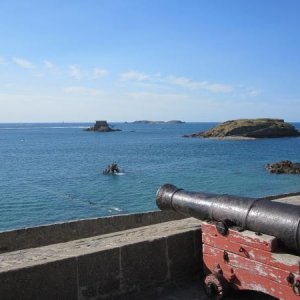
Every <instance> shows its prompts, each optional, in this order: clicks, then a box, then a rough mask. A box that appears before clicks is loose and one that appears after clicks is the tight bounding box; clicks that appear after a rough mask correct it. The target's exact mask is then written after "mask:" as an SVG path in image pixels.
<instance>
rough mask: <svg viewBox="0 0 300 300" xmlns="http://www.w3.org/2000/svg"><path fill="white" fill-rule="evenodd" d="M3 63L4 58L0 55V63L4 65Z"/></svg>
mask: <svg viewBox="0 0 300 300" xmlns="http://www.w3.org/2000/svg"><path fill="white" fill-rule="evenodd" d="M4 64H5V59H4V58H3V57H1V56H0V65H4Z"/></svg>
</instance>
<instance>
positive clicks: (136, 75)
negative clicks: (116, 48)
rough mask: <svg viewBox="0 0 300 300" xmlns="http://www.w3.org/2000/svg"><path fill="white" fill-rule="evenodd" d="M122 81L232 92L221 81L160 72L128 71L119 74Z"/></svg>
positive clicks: (214, 91)
mask: <svg viewBox="0 0 300 300" xmlns="http://www.w3.org/2000/svg"><path fill="white" fill-rule="evenodd" d="M121 80H122V81H133V82H134V81H136V82H144V83H149V84H159V85H161V86H163V85H168V86H170V85H171V86H178V87H182V88H185V89H190V90H206V91H209V92H211V93H232V92H233V91H234V88H233V86H231V85H228V84H223V83H210V82H207V81H196V80H192V79H190V78H187V77H178V76H172V75H170V76H166V77H164V76H161V74H160V73H157V74H155V75H147V74H145V73H140V72H136V71H129V72H126V73H123V74H121Z"/></svg>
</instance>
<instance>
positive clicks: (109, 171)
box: [102, 162, 120, 175]
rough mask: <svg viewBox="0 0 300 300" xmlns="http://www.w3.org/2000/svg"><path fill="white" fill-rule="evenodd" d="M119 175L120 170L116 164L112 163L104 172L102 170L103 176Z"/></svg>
mask: <svg viewBox="0 0 300 300" xmlns="http://www.w3.org/2000/svg"><path fill="white" fill-rule="evenodd" d="M117 173H120V168H119V166H118V164H117V163H116V162H113V163H112V164H111V165H108V166H107V167H106V169H105V170H103V172H102V174H103V175H110V174H117Z"/></svg>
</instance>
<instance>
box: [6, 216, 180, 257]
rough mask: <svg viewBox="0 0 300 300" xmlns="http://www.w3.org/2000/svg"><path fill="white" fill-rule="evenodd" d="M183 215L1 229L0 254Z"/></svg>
mask: <svg viewBox="0 0 300 300" xmlns="http://www.w3.org/2000/svg"><path fill="white" fill-rule="evenodd" d="M183 218H184V217H183V216H181V215H179V214H176V213H174V212H167V211H164V212H162V211H153V212H147V213H136V214H128V215H118V216H110V217H103V218H94V219H87V220H77V221H71V222H64V223H57V224H51V225H44V226H38V227H30V228H22V229H17V230H11V231H3V232H0V253H5V252H9V251H16V250H20V249H26V248H34V247H40V246H45V245H50V244H55V243H62V242H67V241H71V240H76V239H81V238H86V237H90V236H95V235H100V234H106V233H110V232H116V231H121V230H126V229H130V228H137V227H141V226H147V225H151V224H156V223H161V222H166V221H170V220H177V219H178V220H179V219H183Z"/></svg>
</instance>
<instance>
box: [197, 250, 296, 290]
mask: <svg viewBox="0 0 300 300" xmlns="http://www.w3.org/2000/svg"><path fill="white" fill-rule="evenodd" d="M223 253H224V251H223V250H221V249H218V248H215V247H211V246H208V245H203V255H204V256H205V255H206V254H207V255H208V256H209V257H212V258H213V259H214V261H217V262H218V263H219V264H222V265H223V266H224V265H228V266H230V267H232V268H233V269H235V268H241V269H245V270H247V271H248V272H250V273H252V274H256V275H259V276H263V277H266V278H268V279H270V280H273V281H276V282H278V283H280V284H283V285H287V286H288V285H289V284H288V282H287V281H286V278H287V277H288V275H289V274H290V272H289V271H288V270H282V269H279V268H275V267H273V266H270V265H267V264H263V263H260V262H257V261H255V260H251V259H247V258H245V257H242V256H240V255H237V254H234V253H231V252H227V256H228V261H225V260H224V258H223ZM204 260H205V259H204ZM294 275H295V277H300V276H299V275H297V274H294Z"/></svg>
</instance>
